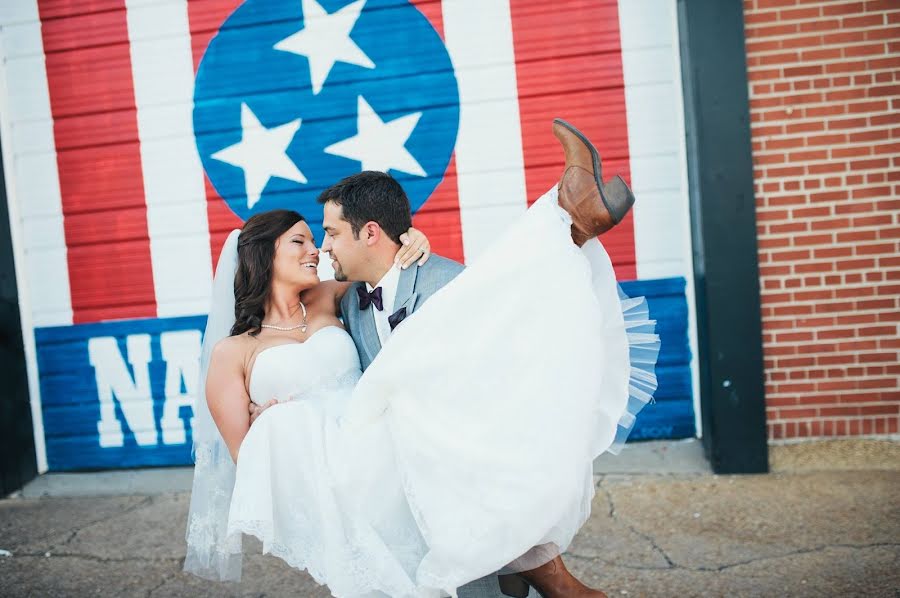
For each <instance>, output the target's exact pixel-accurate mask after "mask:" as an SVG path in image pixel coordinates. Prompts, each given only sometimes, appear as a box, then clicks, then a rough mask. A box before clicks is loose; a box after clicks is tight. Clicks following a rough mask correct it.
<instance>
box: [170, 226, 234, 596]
mask: <svg viewBox="0 0 900 598" xmlns="http://www.w3.org/2000/svg"><path fill="white" fill-rule="evenodd" d="M240 232H241V231H240V230H233V231H231V234H229V235H228V239H227V240H226V241H225V245H224V246H223V247H222V253H221V255H220V256H219V263H218V265H217V266H216V276H215V279H214V280H213V288H212V301H211V305H210V309H209V318H208V319H207V321H206V332H205V334H204V335H203V350H202V352H201V354H200V385H199V389H200V390H199V393H198V396H197V400H196V404H195V405H194V429H193V438H194V449H193V454H194V485H193V488H192V490H191V507H190V511H189V512H188V526H187V533H186V536H185V539H186V540H187V555H186V556H185V559H184V570H185V571H187V572H189V573H193V574H194V575H198V576H200V577H204V578H206V579H212V580H221V581H240V579H241V557H242V554H241V537H240V535H239V534H238V535H237V536H236V537H233V538H231V539H230V540H229V538H228V537H227V526H228V511H229V508H230V504H231V492H232V490H233V488H234V471H235V465H234V461H232V460H231V454H230V453H229V452H228V447H227V446H225V441H224V440H223V439H222V435H221V434H219V429H218V428H217V427H216V424H215V422H214V421H213V418H212V415H211V414H210V412H209V406H208V405H207V404H206V373H207V372H208V371H209V359H210V355H211V354H212V349H213V347H215V346H216V343H217V342H219V341H220V340H221V339H223V338H225V337H227V336H229V335H230V334H231V327H232V326H233V325H234V322H235V319H234V275H235V272H236V271H237V262H238V254H237V247H238V236H239V235H240Z"/></svg>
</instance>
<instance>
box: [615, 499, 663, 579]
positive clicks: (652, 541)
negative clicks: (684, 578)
mask: <svg viewBox="0 0 900 598" xmlns="http://www.w3.org/2000/svg"><path fill="white" fill-rule="evenodd" d="M603 490H604V492H605V493H606V499H607V500H608V501H609V505H610V514H611V515H612V518H613V519H615V520H616V521H620V522H622V523H624V524H625V526H626V527H627V528H628V529H630V530H631V532H632V533H633V534H635V535H637V536H638V537H640V538H643V539H644V540H646V541H647V542H649V543H650V546H652V547H653V549H654V550H656V551H657V552H658V553H659V554H661V555H662V557H663V558H664V559H666V562H667V563H668V564H669V568H674V567H677V566H678V565H676V564H675V561H673V560H672V559H671V558H669V555H668V554H667V553H666V551H665V550H663V549H662V547H661V546H659V545H658V544H657V543H656V539H655V538H653V536H651V535H650V534H645V533H644V532H641V531H638V530H637V528H635V526H634V525H633V524H631V523H629V522H627V521H624V520H622V519H621V518H619V517H618V515H616V505H615V501H614V500H613V497H612V492H610V491H609V489H607V488H606V487H604V488H603ZM653 568H654V569H658V567H653Z"/></svg>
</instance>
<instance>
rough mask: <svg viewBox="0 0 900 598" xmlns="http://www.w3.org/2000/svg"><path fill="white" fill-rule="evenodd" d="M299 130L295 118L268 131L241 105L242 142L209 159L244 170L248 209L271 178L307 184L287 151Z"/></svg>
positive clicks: (250, 111) (220, 151)
mask: <svg viewBox="0 0 900 598" xmlns="http://www.w3.org/2000/svg"><path fill="white" fill-rule="evenodd" d="M299 128H300V119H299V118H298V119H297V120H292V121H291V122H289V123H285V124H283V125H278V126H276V127H272V128H271V129H267V128H266V127H265V126H263V124H262V123H261V122H259V119H258V118H256V115H255V114H253V111H252V110H250V106H248V105H247V104H244V103H243V102H242V103H241V129H243V132H242V133H241V140H240V141H239V142H237V143H235V144H234V145H229V146H228V147H226V148H225V149H220V150H219V151H217V152H216V153H214V154H213V155H212V157H213V158H215V159H216V160H221V161H222V162H225V163H227V164H231V165H232V166H237V167H238V168H241V169H243V171H244V190H245V191H246V193H247V207H248V208H252V207H253V206H254V205H256V202H258V201H259V198H260V197H261V196H262V192H263V189H265V188H266V184H267V183H268V182H269V179H270V178H272V177H273V176H277V177H281V178H283V179H288V180H291V181H297V182H298V183H305V182H306V177H305V176H303V173H302V172H300V169H299V168H297V165H296V164H294V162H293V160H291V159H290V158H289V157H288V155H287V148H288V146H289V145H290V144H291V140H292V139H293V138H294V134H295V133H296V132H297V129H299Z"/></svg>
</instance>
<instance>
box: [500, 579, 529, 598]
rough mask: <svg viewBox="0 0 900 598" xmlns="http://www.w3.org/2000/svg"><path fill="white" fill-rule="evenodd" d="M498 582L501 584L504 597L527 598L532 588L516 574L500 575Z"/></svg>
mask: <svg viewBox="0 0 900 598" xmlns="http://www.w3.org/2000/svg"><path fill="white" fill-rule="evenodd" d="M497 581H498V582H499V583H500V591H501V592H503V595H504V596H512V597H513V598H526V597H527V596H528V590H529V588H530V587H531V586H529V585H528V582H527V581H525V580H524V579H522V577H521V576H519V575H516V574H512V575H498V576H497Z"/></svg>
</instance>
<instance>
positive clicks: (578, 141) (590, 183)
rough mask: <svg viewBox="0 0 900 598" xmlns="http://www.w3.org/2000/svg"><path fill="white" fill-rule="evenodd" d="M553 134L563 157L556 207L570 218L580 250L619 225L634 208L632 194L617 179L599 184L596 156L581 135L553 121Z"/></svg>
mask: <svg viewBox="0 0 900 598" xmlns="http://www.w3.org/2000/svg"><path fill="white" fill-rule="evenodd" d="M553 134H554V135H555V136H556V138H557V139H559V142H560V143H561V144H562V146H563V152H565V154H566V169H565V171H564V172H563V175H562V178H561V179H560V181H559V206H560V207H561V208H563V209H564V210H565V211H567V212H568V213H569V215H570V216H571V217H572V241H574V242H575V244H576V245H578V246H579V247H581V246H582V245H584V244H585V243H586V242H587V241H588V240H590V239H592V238H594V237H596V236H598V235H600V234H602V233H605V232H606V231H608V230H609V229H611V228H612V227H613V226H615V225H616V224H618V223H619V222H621V221H622V219H623V218H624V217H625V214H627V213H628V210H630V209H631V206H632V205H634V194H633V193H632V192H631V189H629V188H628V185H626V184H625V181H624V180H623V179H622V177H620V176H618V175H616V176H615V177H613V179H612V180H611V181H609V182H608V183H605V184H604V183H603V178H602V173H601V169H600V154H598V153H597V148H595V147H594V145H593V144H592V143H591V142H590V141H589V140H588V138H587V137H585V136H584V134H583V133H581V131H579V130H578V129H576V128H575V127H573V126H572V125H570V124H569V123H567V122H566V121H564V120H562V119H561V118H557V119H554V120H553Z"/></svg>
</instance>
